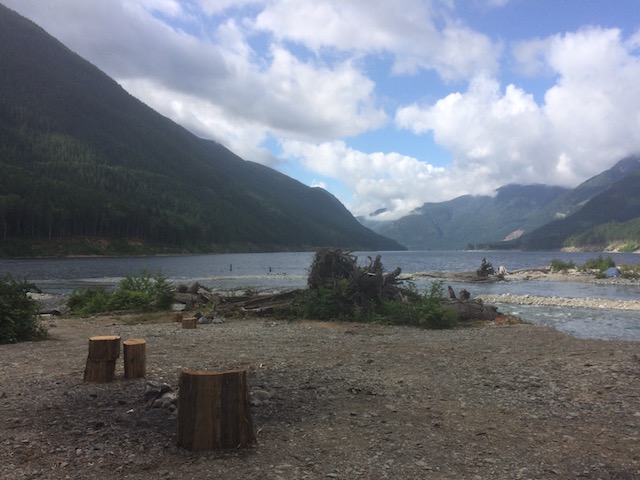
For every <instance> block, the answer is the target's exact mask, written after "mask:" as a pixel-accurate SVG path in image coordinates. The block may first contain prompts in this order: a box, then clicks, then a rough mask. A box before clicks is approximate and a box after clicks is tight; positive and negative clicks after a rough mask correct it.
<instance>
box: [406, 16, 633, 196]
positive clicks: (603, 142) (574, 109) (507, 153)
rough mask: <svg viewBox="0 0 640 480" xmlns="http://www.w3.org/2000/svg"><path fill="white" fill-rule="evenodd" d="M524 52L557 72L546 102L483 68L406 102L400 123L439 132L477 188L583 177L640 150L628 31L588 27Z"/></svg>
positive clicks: (535, 65)
mask: <svg viewBox="0 0 640 480" xmlns="http://www.w3.org/2000/svg"><path fill="white" fill-rule="evenodd" d="M532 52H535V54H533V55H532ZM516 53H517V54H519V55H520V60H523V61H524V60H526V61H528V62H530V65H529V66H530V67H532V68H530V71H532V72H533V71H540V67H543V68H546V69H551V70H552V71H553V72H554V73H555V75H557V81H556V83H555V85H554V86H553V87H551V88H550V89H549V90H548V91H547V92H546V94H545V97H544V103H543V104H542V105H538V104H536V103H535V101H534V98H533V96H531V95H530V94H527V93H526V92H525V91H523V90H522V89H521V88H518V87H516V86H514V85H508V86H507V87H506V88H505V89H501V87H500V84H499V82H498V80H496V79H495V78H493V77H491V76H487V75H480V76H476V77H475V78H474V79H473V80H472V81H471V82H470V84H469V87H468V89H467V90H466V91H465V92H457V93H452V94H450V95H448V96H446V97H445V98H442V99H440V100H438V101H437V102H435V103H434V104H431V105H420V104H417V103H414V104H412V105H408V106H406V107H403V108H400V109H398V111H397V113H396V124H397V125H398V126H399V127H401V128H406V129H410V130H412V131H413V132H415V133H425V132H433V135H434V138H435V140H436V142H437V143H439V144H440V145H442V146H444V147H445V148H447V149H449V150H451V152H452V155H453V159H454V163H453V167H452V171H451V174H452V175H464V174H466V175H469V176H471V177H473V178H475V180H476V183H477V186H475V187H474V186H471V188H470V190H469V192H470V193H483V191H485V190H486V188H487V187H491V188H496V187H499V186H501V185H504V184H506V183H510V182H518V183H537V182H540V183H547V184H560V185H565V186H575V184H576V183H577V182H579V181H581V180H585V179H587V178H589V177H590V176H593V175H596V174H598V173H600V172H601V171H602V170H604V169H605V168H608V166H610V164H611V162H612V160H617V159H620V158H622V157H623V156H625V155H627V154H630V153H634V152H638V151H640V82H638V78H640V59H639V58H638V57H637V56H634V55H633V54H632V52H631V51H630V50H629V47H628V46H627V45H626V44H625V43H624V42H623V41H622V39H621V37H620V32H619V31H617V30H604V29H598V28H591V29H586V30H582V31H580V32H576V33H570V34H566V35H562V36H555V37H551V38H549V39H545V40H536V41H534V42H533V43H532V44H530V45H525V44H522V45H520V46H519V47H518V49H517V50H516Z"/></svg>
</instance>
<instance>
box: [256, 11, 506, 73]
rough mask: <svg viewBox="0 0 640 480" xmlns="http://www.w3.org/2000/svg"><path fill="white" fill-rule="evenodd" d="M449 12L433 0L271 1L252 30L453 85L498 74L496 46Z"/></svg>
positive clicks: (314, 49)
mask: <svg viewBox="0 0 640 480" xmlns="http://www.w3.org/2000/svg"><path fill="white" fill-rule="evenodd" d="M450 9H451V5H450V2H448V1H437V0H431V1H425V0H396V1H395V2H393V3H389V2H386V1H374V2H372V1H370V0H327V1H323V2H318V1H301V0H274V1H272V2H270V3H269V4H268V5H267V6H266V7H265V9H264V10H263V11H262V12H261V13H260V14H259V15H258V16H257V17H256V19H255V22H254V23H253V25H254V27H255V28H256V29H258V30H262V31H267V32H269V33H270V34H272V35H274V36H275V37H276V38H277V39H279V40H280V41H290V42H296V43H299V44H301V45H304V46H305V47H307V48H309V49H310V50H311V51H313V52H316V54H320V53H324V52H327V51H328V52H334V53H336V54H339V53H342V54H344V53H347V54H353V55H356V56H362V55H372V54H376V55H379V54H391V55H393V57H394V59H395V62H394V63H395V64H394V72H395V73H398V74H400V73H413V72H416V71H417V70H418V69H426V70H431V69H434V70H435V71H437V72H438V74H439V75H440V76H441V77H443V78H445V79H447V80H455V79H460V78H464V77H465V76H468V75H471V74H473V73H474V72H476V71H481V70H482V71H496V69H497V59H498V56H499V54H500V50H501V47H500V45H494V44H493V42H492V41H491V40H490V39H489V38H488V37H487V36H485V35H483V34H480V33H478V32H474V31H472V30H471V29H469V28H467V27H465V26H464V25H462V24H460V23H458V22H455V21H451V20H450V16H449V10H450ZM436 22H439V23H445V26H444V27H440V28H439V27H438V26H437V24H436Z"/></svg>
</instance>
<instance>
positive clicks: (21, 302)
mask: <svg viewBox="0 0 640 480" xmlns="http://www.w3.org/2000/svg"><path fill="white" fill-rule="evenodd" d="M34 288H35V287H34V285H33V284H30V283H27V281H26V280H23V281H18V280H14V279H13V278H12V277H11V275H5V276H4V277H1V278H0V343H17V342H22V341H28V340H40V339H43V338H46V336H47V331H46V329H45V328H44V327H43V326H42V325H41V324H40V319H39V318H38V303H37V302H36V301H35V300H33V299H31V298H29V296H28V293H29V291H30V290H32V289H34Z"/></svg>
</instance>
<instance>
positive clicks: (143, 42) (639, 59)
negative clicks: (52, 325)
mask: <svg viewBox="0 0 640 480" xmlns="http://www.w3.org/2000/svg"><path fill="white" fill-rule="evenodd" d="M0 2H2V3H4V4H5V5H6V6H7V7H9V8H11V9H13V10H15V11H17V12H18V13H20V14H21V15H23V16H25V17H27V18H29V19H31V20H33V21H34V22H35V23H37V24H38V25H40V26H41V27H42V28H44V29H45V30H46V31H47V32H48V33H50V34H51V35H53V36H54V37H56V38H57V39H58V40H60V41H61V42H62V43H64V44H65V45H66V46H67V47H69V48H70V49H71V50H73V51H75V52H76V53H78V54H79V55H81V56H82V57H84V58H85V59H87V60H89V61H90V62H91V63H93V64H94V65H96V66H97V67H99V68H100V69H101V70H103V71H104V72H106V73H107V74H108V75H109V76H111V77H112V78H114V79H115V80H116V81H117V82H118V83H119V84H120V85H122V86H123V87H124V88H125V89H126V90H127V91H128V92H129V93H131V94H132V95H134V96H135V97H137V98H139V99H140V100H142V101H143V102H144V103H146V104H147V105H149V106H151V107H152V108H154V109H155V110H156V111H158V112H160V113H161V114H163V115H165V116H167V117H169V118H171V119H172V120H174V121H176V122H177V123H179V124H181V125H183V126H184V127H186V128H187V129H189V130H190V131H192V132H193V133H195V134H196V135H198V136H200V137H203V138H208V139H213V140H215V141H217V142H219V143H221V144H223V145H224V146H226V147H227V148H229V149H230V150H232V151H233V152H235V153H236V154H238V155H239V156H241V157H242V158H244V159H245V160H250V161H254V162H258V163H261V164H264V165H267V166H270V167H272V168H274V169H276V170H278V171H280V172H282V173H285V174H286V175H289V176H291V177H293V178H295V179H297V180H299V181H300V182H302V183H304V184H306V185H309V186H319V187H323V188H325V189H327V190H328V191H329V192H331V193H332V194H334V195H335V196H336V197H338V199H339V200H340V201H341V202H342V203H344V204H345V205H346V207H347V208H348V209H349V210H350V211H351V213H353V214H354V215H357V216H358V215H360V216H365V217H369V218H373V219H377V220H394V219H397V218H400V217H402V216H404V215H406V214H408V213H409V212H411V211H412V210H413V209H415V208H417V207H419V206H421V205H422V204H424V203H425V202H441V201H446V200H450V199H452V198H455V197H458V196H460V195H466V194H471V195H493V194H495V190H496V189H497V188H499V187H501V186H503V185H507V184H523V185H525V184H536V183H543V184H547V185H559V186H563V187H575V186H577V185H578V184H580V183H581V182H583V181H584V180H587V179H588V178H590V177H592V176H594V175H597V174H598V173H600V172H602V171H604V170H606V169H607V168H610V167H611V166H613V165H614V164H615V163H616V162H617V161H618V160H620V159H622V158H624V157H625V156H628V155H631V154H636V153H640V0H609V1H602V0H393V1H391V0H82V1H78V0H55V1H52V0H0ZM383 209H384V212H383V213H379V214H377V215H375V216H373V217H371V214H373V213H374V212H379V211H381V210H383Z"/></svg>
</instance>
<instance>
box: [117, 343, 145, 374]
mask: <svg viewBox="0 0 640 480" xmlns="http://www.w3.org/2000/svg"><path fill="white" fill-rule="evenodd" d="M122 345H123V350H124V378H128V379H133V378H142V377H146V376H147V351H146V350H147V342H145V341H144V340H143V339H141V338H128V339H127V340H125V341H124V342H122Z"/></svg>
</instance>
